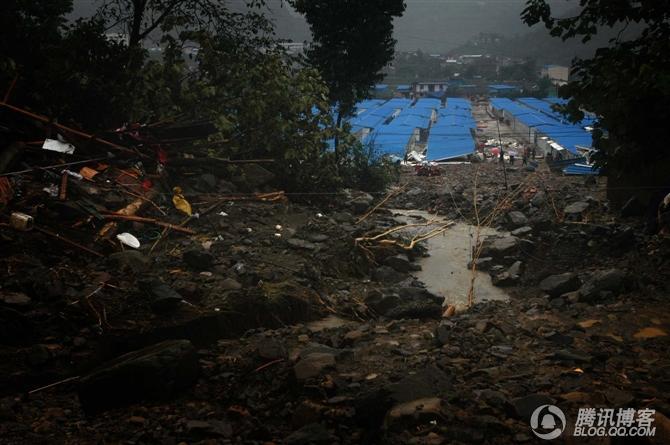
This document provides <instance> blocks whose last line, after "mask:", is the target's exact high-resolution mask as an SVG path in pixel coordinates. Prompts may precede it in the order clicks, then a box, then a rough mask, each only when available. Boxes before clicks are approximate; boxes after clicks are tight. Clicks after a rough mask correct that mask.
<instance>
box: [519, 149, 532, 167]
mask: <svg viewBox="0 0 670 445" xmlns="http://www.w3.org/2000/svg"><path fill="white" fill-rule="evenodd" d="M529 153H530V149H529V148H528V147H524V149H523V155H522V156H521V165H528V154H529Z"/></svg>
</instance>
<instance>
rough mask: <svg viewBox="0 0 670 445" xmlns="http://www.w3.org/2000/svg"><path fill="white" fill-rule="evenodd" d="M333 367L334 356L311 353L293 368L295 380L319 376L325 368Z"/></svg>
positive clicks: (325, 353) (323, 353) (324, 353)
mask: <svg viewBox="0 0 670 445" xmlns="http://www.w3.org/2000/svg"><path fill="white" fill-rule="evenodd" d="M332 366H335V355H334V354H330V353H327V352H313V353H311V354H308V355H307V356H305V357H302V358H301V359H300V361H298V363H296V364H295V366H294V367H293V372H294V374H295V378H296V379H298V380H307V379H310V378H313V377H316V376H318V375H319V374H321V371H323V370H324V369H326V368H329V367H332Z"/></svg>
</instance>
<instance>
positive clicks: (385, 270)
mask: <svg viewBox="0 0 670 445" xmlns="http://www.w3.org/2000/svg"><path fill="white" fill-rule="evenodd" d="M405 278H407V274H404V273H402V272H397V271H395V270H393V269H392V268H391V267H389V266H379V267H378V268H376V269H375V270H374V271H372V279H373V280H375V281H379V282H380V283H399V282H400V281H402V280H404V279H405Z"/></svg>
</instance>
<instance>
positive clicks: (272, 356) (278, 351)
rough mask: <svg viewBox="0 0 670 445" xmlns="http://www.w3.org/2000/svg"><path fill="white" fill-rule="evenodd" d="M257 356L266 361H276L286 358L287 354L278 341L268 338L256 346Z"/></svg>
mask: <svg viewBox="0 0 670 445" xmlns="http://www.w3.org/2000/svg"><path fill="white" fill-rule="evenodd" d="M258 356H259V357H260V358H262V359H266V360H277V359H280V358H286V357H287V352H286V348H285V347H284V345H283V344H282V343H281V342H280V341H279V340H276V339H273V338H269V339H266V340H264V341H262V342H260V343H259V344H258Z"/></svg>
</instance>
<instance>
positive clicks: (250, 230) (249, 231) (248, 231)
mask: <svg viewBox="0 0 670 445" xmlns="http://www.w3.org/2000/svg"><path fill="white" fill-rule="evenodd" d="M244 230H246V231H247V233H251V232H253V231H254V229H252V228H251V227H247V228H246V229H244Z"/></svg>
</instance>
